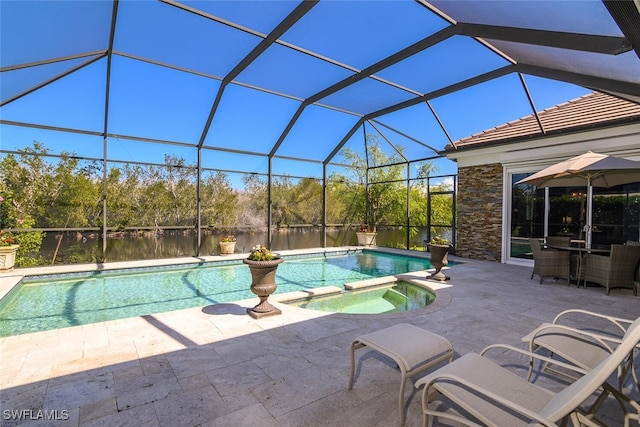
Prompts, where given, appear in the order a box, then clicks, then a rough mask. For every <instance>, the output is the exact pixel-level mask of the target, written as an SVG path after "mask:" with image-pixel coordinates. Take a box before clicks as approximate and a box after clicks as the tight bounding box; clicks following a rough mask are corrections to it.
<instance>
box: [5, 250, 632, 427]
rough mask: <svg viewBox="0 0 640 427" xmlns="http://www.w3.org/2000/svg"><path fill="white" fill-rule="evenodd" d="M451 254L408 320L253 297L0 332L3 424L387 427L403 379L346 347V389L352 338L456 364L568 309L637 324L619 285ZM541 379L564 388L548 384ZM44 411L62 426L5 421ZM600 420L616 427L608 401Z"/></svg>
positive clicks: (413, 400)
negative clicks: (428, 338)
mask: <svg viewBox="0 0 640 427" xmlns="http://www.w3.org/2000/svg"><path fill="white" fill-rule="evenodd" d="M412 254H415V253H413V252H412ZM450 259H453V260H457V261H462V262H463V263H464V264H461V265H456V266H455V267H453V268H452V269H450V270H448V271H447V275H448V276H450V277H451V279H450V280H449V281H447V282H446V283H445V284H443V285H441V284H438V283H432V286H434V287H435V288H436V289H437V292H438V299H437V300H436V302H437V304H435V305H433V306H430V307H427V308H425V309H421V310H417V311H415V312H409V313H398V314H382V315H346V314H331V313H323V312H315V311H309V310H304V309H300V308H296V307H291V306H287V305H285V304H281V303H276V304H277V306H278V307H279V308H280V309H281V310H282V315H280V316H274V317H267V318H263V319H258V320H256V319H253V318H251V317H249V316H248V315H247V314H246V309H247V308H249V307H252V306H253V305H255V304H256V303H257V298H256V299H252V300H246V301H238V302H235V303H227V304H219V305H212V306H206V307H198V308H192V309H186V310H180V311H173V312H168V313H160V314H154V315H149V316H144V317H137V318H129V319H122V320H115V321H109V322H103V323H97V324H92V325H86V326H77V327H71V328H65V329H58V330H53V331H45V332H38V333H31V334H25V335H17V336H12V337H5V338H0V366H1V373H0V400H1V405H2V406H1V408H2V411H0V413H1V414H2V415H1V419H0V423H1V425H2V426H14V425H20V424H23V423H25V422H26V424H25V425H52V426H115V425H123V426H125V425H131V426H171V427H174V426H198V425H202V426H252V425H260V426H314V427H315V426H395V425H397V421H398V418H399V417H398V408H397V393H398V388H399V378H400V375H399V373H398V371H397V370H396V368H395V367H394V366H393V364H392V363H391V362H390V361H389V360H386V359H384V358H383V357H382V356H380V355H379V354H378V353H375V352H365V351H362V352H361V353H360V352H359V353H357V356H358V357H360V362H359V363H360V364H361V369H359V370H358V371H357V372H356V382H355V386H354V388H353V390H351V391H348V390H347V385H348V381H349V345H350V343H351V341H352V340H353V339H354V338H355V337H357V336H358V335H361V334H364V333H367V332H371V331H374V330H377V329H381V328H384V327H387V326H390V325H392V324H396V323H400V322H408V323H412V324H414V325H417V326H420V327H423V328H425V329H427V330H429V331H432V332H435V333H438V334H441V335H443V336H445V337H446V338H448V339H449V341H451V343H452V344H453V346H454V349H455V351H456V357H457V356H458V355H461V354H464V353H467V352H469V351H475V352H479V351H481V350H482V349H483V348H484V347H485V346H487V345H489V344H493V343H499V342H500V343H508V344H514V345H521V344H520V338H521V337H522V336H523V335H525V334H527V333H528V332H530V331H531V329H533V328H534V327H536V326H538V325H539V324H540V323H542V322H545V321H550V320H551V319H553V317H554V316H555V315H556V314H557V313H558V312H560V311H562V310H565V309H568V308H583V309H587V310H593V311H599V312H603V313H607V314H612V315H616V316H619V317H626V318H636V317H638V316H640V304H639V302H640V299H639V298H638V297H634V296H633V293H632V292H631V291H630V290H617V289H614V290H612V291H611V294H610V295H606V294H605V291H604V288H602V287H595V286H593V287H591V286H589V287H587V288H579V289H578V288H576V287H575V285H572V286H567V285H566V282H564V281H558V282H554V281H553V280H546V281H545V282H544V283H543V284H542V285H540V284H538V281H537V280H530V279H529V277H530V275H531V268H530V267H522V266H513V265H505V264H499V263H495V262H486V261H478V260H468V259H459V258H456V257H451V258H450ZM2 280H5V281H6V280H8V279H7V277H6V275H5V277H4V278H3V279H2ZM498 357H499V356H498ZM521 362H522V363H523V366H524V360H522V361H521ZM539 383H540V384H543V385H545V386H547V387H550V388H553V389H557V388H559V387H562V383H561V382H559V381H557V380H551V379H550V378H548V377H545V376H542V377H540V379H539ZM629 387H630V385H629ZM410 393H411V394H410ZM632 393H633V394H634V396H635V398H636V399H638V393H637V391H632ZM406 398H407V401H408V403H407V405H406V409H407V422H406V425H407V426H419V425H422V416H421V411H420V409H421V407H420V394H419V392H415V391H414V390H413V389H412V387H411V386H408V387H407V395H406ZM610 400H611V399H610ZM11 411H13V412H11ZM38 411H46V412H38ZM12 414H13V415H12ZM43 414H47V415H49V416H51V415H53V416H56V417H57V418H59V419H58V420H50V421H46V422H45V421H33V420H27V421H25V420H22V421H19V420H17V419H16V416H17V415H21V416H23V417H25V416H26V417H30V418H37V417H38V416H40V415H43ZM63 418H65V419H63ZM602 419H603V420H604V421H605V422H606V423H607V424H608V425H612V426H614V425H621V422H622V418H621V412H620V409H619V407H618V406H617V405H616V404H615V402H611V401H607V403H606V404H605V406H604V408H603V412H602ZM437 425H438V424H437ZM439 425H442V424H439Z"/></svg>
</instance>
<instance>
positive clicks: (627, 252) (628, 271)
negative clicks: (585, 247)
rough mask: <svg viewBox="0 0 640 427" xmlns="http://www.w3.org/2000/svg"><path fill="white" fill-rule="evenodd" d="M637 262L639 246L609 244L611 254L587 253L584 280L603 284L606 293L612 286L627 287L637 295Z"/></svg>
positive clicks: (638, 260) (639, 257) (639, 255)
mask: <svg viewBox="0 0 640 427" xmlns="http://www.w3.org/2000/svg"><path fill="white" fill-rule="evenodd" d="M638 262H640V246H635V245H611V256H604V255H595V254H587V256H586V257H585V272H584V279H585V282H593V283H598V284H600V285H602V286H604V287H605V289H606V290H607V295H609V292H610V291H611V289H612V288H627V289H631V290H632V291H633V295H635V296H637V295H638V289H637V286H636V275H637V272H638Z"/></svg>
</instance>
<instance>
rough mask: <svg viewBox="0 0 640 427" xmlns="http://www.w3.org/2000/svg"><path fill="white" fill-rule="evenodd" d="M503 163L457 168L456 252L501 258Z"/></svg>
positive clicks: (479, 256)
mask: <svg viewBox="0 0 640 427" xmlns="http://www.w3.org/2000/svg"><path fill="white" fill-rule="evenodd" d="M502 193H503V191H502V165H501V164H499V163H494V164H490V165H483V166H471V167H465V168H459V169H458V197H457V218H456V226H457V236H456V255H458V256H461V257H467V258H475V259H484V260H489V261H498V262H499V261H500V258H501V257H500V252H501V243H502V242H501V240H502Z"/></svg>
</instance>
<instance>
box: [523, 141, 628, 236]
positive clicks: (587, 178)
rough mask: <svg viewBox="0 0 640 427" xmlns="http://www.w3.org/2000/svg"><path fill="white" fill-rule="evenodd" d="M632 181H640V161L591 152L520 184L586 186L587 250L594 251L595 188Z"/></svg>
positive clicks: (535, 174) (526, 179)
mask: <svg viewBox="0 0 640 427" xmlns="http://www.w3.org/2000/svg"><path fill="white" fill-rule="evenodd" d="M631 182H640V162H637V161H634V160H629V159H623V158H621V157H614V156H608V155H606V154H599V153H594V152H592V151H587V152H586V153H584V154H581V155H579V156H576V157H572V158H570V159H568V160H564V161H562V162H560V163H557V164H555V165H552V166H549V167H548V168H545V169H542V170H541V171H540V172H537V173H534V174H533V175H531V176H529V177H527V178H524V179H521V180H520V181H518V182H517V183H516V184H531V185H535V186H537V187H577V186H586V187H587V220H586V225H585V231H586V236H587V238H586V247H587V248H591V220H592V210H593V200H592V199H593V187H613V186H614V185H620V184H628V183H631Z"/></svg>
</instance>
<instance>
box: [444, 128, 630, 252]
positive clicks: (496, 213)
mask: <svg viewBox="0 0 640 427" xmlns="http://www.w3.org/2000/svg"><path fill="white" fill-rule="evenodd" d="M639 141H640V123H633V124H630V125H626V126H617V127H612V128H605V129H597V130H593V131H587V132H577V133H572V134H565V135H560V136H554V137H541V138H536V139H531V140H528V141H523V142H519V143H511V144H508V145H487V146H485V147H482V146H480V147H478V148H474V149H464V150H453V151H450V152H447V153H446V156H447V158H448V159H450V160H454V161H456V162H457V163H458V189H457V192H458V198H457V216H456V227H457V233H456V255H459V256H463V257H468V258H475V259H485V260H494V261H498V262H507V263H512V264H518V265H530V264H532V261H530V260H524V259H522V258H515V259H514V258H511V259H509V253H508V252H509V235H510V230H509V218H504V215H505V213H504V212H505V210H504V208H508V207H509V198H510V197H511V193H510V186H511V184H510V180H509V176H510V174H511V173H516V172H517V173H523V172H537V171H539V170H541V169H543V168H545V167H547V166H550V165H552V164H554V163H557V162H559V161H562V160H566V159H568V158H570V157H573V156H577V155H579V154H583V153H584V152H586V151H588V150H591V151H595V152H599V153H603V154H609V155H613V156H618V157H624V158H627V159H630V160H637V161H640V144H639ZM503 219H504V220H505V221H504V224H503V223H502V221H503Z"/></svg>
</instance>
